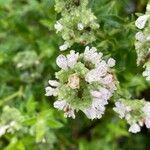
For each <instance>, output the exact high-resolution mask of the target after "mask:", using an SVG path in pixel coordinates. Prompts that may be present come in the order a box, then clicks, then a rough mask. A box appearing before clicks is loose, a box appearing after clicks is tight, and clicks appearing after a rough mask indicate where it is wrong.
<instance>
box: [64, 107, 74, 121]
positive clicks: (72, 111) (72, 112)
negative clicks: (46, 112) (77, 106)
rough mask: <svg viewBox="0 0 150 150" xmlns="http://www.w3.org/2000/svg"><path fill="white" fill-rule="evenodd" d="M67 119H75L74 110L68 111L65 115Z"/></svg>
mask: <svg viewBox="0 0 150 150" xmlns="http://www.w3.org/2000/svg"><path fill="white" fill-rule="evenodd" d="M64 116H65V117H72V118H73V119H75V114H74V109H69V110H68V111H66V112H65V113H64Z"/></svg>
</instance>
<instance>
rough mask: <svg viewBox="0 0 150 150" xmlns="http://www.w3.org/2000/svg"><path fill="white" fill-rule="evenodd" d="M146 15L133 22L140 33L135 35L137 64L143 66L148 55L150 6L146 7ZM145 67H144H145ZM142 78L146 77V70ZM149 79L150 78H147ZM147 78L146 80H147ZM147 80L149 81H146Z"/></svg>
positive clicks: (149, 49) (149, 48) (149, 50)
mask: <svg viewBox="0 0 150 150" xmlns="http://www.w3.org/2000/svg"><path fill="white" fill-rule="evenodd" d="M146 10H147V11H146V13H145V14H144V15H142V16H140V17H138V19H137V20H136V22H135V25H136V27H137V28H138V29H140V30H141V31H139V32H137V33H136V35H135V39H136V42H135V48H136V52H137V56H138V57H137V64H138V65H139V64H141V63H142V64H143V63H145V62H148V61H149V54H150V4H148V5H147V9H146ZM145 66H146V65H144V67H145ZM143 76H149V75H147V69H146V71H144V73H143ZM148 78H150V77H148ZM148 78H147V79H148ZM148 80H149V79H148Z"/></svg>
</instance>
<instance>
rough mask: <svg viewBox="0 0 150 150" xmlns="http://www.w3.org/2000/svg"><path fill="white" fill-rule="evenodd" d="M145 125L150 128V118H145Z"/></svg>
mask: <svg viewBox="0 0 150 150" xmlns="http://www.w3.org/2000/svg"><path fill="white" fill-rule="evenodd" d="M145 125H146V127H147V128H150V118H146V119H145Z"/></svg>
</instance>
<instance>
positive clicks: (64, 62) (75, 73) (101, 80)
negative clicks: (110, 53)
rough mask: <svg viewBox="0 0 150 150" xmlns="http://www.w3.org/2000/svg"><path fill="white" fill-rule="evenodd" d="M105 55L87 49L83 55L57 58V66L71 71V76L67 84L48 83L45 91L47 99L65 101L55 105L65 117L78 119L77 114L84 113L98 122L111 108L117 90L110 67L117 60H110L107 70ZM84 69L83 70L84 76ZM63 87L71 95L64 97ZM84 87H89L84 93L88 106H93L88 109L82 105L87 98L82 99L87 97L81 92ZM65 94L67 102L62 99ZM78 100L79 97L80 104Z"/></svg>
mask: <svg viewBox="0 0 150 150" xmlns="http://www.w3.org/2000/svg"><path fill="white" fill-rule="evenodd" d="M102 55H103V54H102V53H98V52H97V49H96V48H95V47H92V48H89V47H88V46H87V47H86V49H85V52H84V53H83V54H80V55H79V53H75V51H74V50H72V51H70V53H69V54H68V55H66V56H64V55H60V56H58V57H57V59H56V63H57V65H58V66H59V67H60V68H61V69H63V70H68V72H69V71H70V72H69V74H68V75H67V79H66V81H65V83H64V82H62V81H61V80H62V79H61V78H60V79H59V78H58V79H59V80H60V82H57V81H56V80H49V84H50V86H51V87H50V86H49V87H47V88H46V95H47V96H52V95H53V96H57V97H58V98H59V97H61V98H62V99H66V100H58V101H56V102H54V107H55V108H57V109H59V110H63V111H64V116H65V117H72V118H75V111H76V110H77V111H78V110H81V111H83V112H84V113H85V114H86V116H87V117H88V118H90V119H96V118H98V119H99V118H101V117H102V115H103V114H104V111H105V105H106V104H108V100H109V99H110V98H111V96H112V94H113V92H114V89H115V88H116V86H115V84H116V82H115V78H113V75H112V74H111V68H110V67H109V66H111V67H112V66H114V64H115V62H114V60H113V59H110V60H109V61H108V64H109V66H108V64H107V63H106V61H105V60H103V59H102ZM79 61H80V62H79ZM77 63H79V66H78V65H76V64H77ZM75 65H76V68H75ZM80 65H81V66H80ZM78 67H79V68H78ZM81 67H83V72H82V70H81ZM69 69H70V70H69ZM64 72H65V71H64ZM62 73H63V72H62ZM82 81H83V82H82ZM91 82H95V83H91ZM89 83H90V84H89ZM62 84H63V85H64V89H65V88H66V89H67V90H68V92H65V93H62V92H61V91H60V90H61V89H60V87H61V85H62ZM92 84H93V85H92ZM85 86H87V87H88V88H87V89H86V90H88V91H87V93H85V94H87V102H88V101H90V102H91V103H90V104H89V106H88V107H86V106H87V104H88V103H86V102H83V106H82V99H84V98H85V97H83V96H85V94H80V92H82V91H83V90H84V88H85ZM80 89H81V90H80ZM69 90H70V91H69ZM73 90H74V91H73ZM89 90H90V91H89ZM64 91H65V90H64ZM83 92H84V91H83ZM63 94H64V97H65V98H64V97H63ZM65 94H66V95H65ZM69 94H70V95H69ZM71 96H72V97H71ZM75 97H77V100H76V98H75ZM78 100H79V103H81V104H80V105H79V108H76V107H77V103H78V102H77V101H78ZM68 102H69V103H68Z"/></svg>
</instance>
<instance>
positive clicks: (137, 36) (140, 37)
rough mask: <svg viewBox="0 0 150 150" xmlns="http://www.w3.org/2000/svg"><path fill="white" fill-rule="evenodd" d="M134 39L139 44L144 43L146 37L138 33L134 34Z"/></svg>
mask: <svg viewBox="0 0 150 150" xmlns="http://www.w3.org/2000/svg"><path fill="white" fill-rule="evenodd" d="M135 39H136V40H138V41H140V42H144V41H145V40H146V36H145V35H144V34H143V32H141V31H140V32H137V33H136V35H135Z"/></svg>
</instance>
